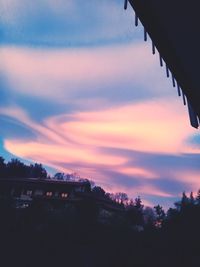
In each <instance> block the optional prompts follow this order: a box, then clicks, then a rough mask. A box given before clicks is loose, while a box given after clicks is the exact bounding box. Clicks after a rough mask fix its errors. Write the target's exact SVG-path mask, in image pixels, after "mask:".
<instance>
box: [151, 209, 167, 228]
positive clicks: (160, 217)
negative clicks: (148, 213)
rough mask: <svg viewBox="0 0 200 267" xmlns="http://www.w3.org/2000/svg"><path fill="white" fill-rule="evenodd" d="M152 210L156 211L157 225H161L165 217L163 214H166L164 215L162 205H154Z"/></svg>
mask: <svg viewBox="0 0 200 267" xmlns="http://www.w3.org/2000/svg"><path fill="white" fill-rule="evenodd" d="M154 210H155V212H156V222H157V226H159V227H160V226H161V225H162V223H163V221H164V219H165V216H166V215H165V211H164V209H163V207H162V206H160V205H157V206H155V207H154Z"/></svg>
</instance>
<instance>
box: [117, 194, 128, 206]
mask: <svg viewBox="0 0 200 267" xmlns="http://www.w3.org/2000/svg"><path fill="white" fill-rule="evenodd" d="M114 198H115V201H116V202H117V203H120V204H123V205H126V204H127V201H128V196H127V194H126V193H123V192H118V193H116V194H115V196H114Z"/></svg>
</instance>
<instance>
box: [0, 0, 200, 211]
mask: <svg viewBox="0 0 200 267" xmlns="http://www.w3.org/2000/svg"><path fill="white" fill-rule="evenodd" d="M0 36H1V44H0V59H1V65H0V84H1V89H0V153H1V155H3V156H4V157H5V158H6V159H7V160H9V159H10V158H11V157H19V158H21V159H23V160H25V161H26V160H28V161H39V162H41V163H43V164H44V165H45V166H47V167H48V168H49V170H50V171H51V172H52V170H55V171H64V172H72V171H73V172H78V173H79V174H80V175H81V176H83V177H88V178H90V179H93V180H94V181H96V183H97V184H100V185H102V186H103V187H104V188H105V189H106V190H108V191H112V192H116V191H124V192H127V193H128V194H129V196H130V197H136V196H137V195H140V196H141V197H142V198H143V200H144V202H145V203H146V204H147V205H154V204H156V203H158V202H159V203H161V204H163V205H164V206H169V205H172V203H173V202H174V200H175V199H177V197H179V196H180V194H181V192H182V191H183V190H185V191H186V192H190V191H191V190H193V191H195V192H196V191H197V190H198V189H199V187H200V182H199V171H200V164H199V160H200V138H199V132H198V131H197V130H195V129H193V128H191V127H190V125H189V120H188V114H187V109H186V108H185V107H184V106H183V105H182V100H181V98H178V97H177V92H176V90H175V89H174V88H173V87H172V82H171V79H167V78H166V77H165V70H164V69H162V68H160V67H159V57H158V53H156V55H155V56H153V55H152V54H151V41H150V40H149V41H148V42H147V43H144V42H143V28H142V25H141V24H140V25H139V27H138V28H136V27H134V13H133V10H132V9H131V7H129V8H128V10H127V11H124V10H123V1H121V0H110V1H106V0H102V1H97V0H91V1H88V2H83V1H79V0H68V1H65V0H57V1H56V0H44V1H40V0H35V1H26V0H0Z"/></svg>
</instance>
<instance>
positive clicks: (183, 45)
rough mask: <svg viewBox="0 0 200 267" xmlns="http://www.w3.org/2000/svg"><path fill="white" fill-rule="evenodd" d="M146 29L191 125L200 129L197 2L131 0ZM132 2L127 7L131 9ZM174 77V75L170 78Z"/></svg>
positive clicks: (153, 50) (136, 19)
mask: <svg viewBox="0 0 200 267" xmlns="http://www.w3.org/2000/svg"><path fill="white" fill-rule="evenodd" d="M129 2H130V4H131V6H132V7H133V9H134V10H135V13H136V17H135V25H136V26H137V25H138V19H139V20H140V21H141V23H142V24H143V26H144V40H145V41H147V38H148V36H149V37H150V38H151V40H152V52H153V54H155V52H156V49H157V50H158V52H159V54H160V65H161V66H162V67H165V68H166V75H167V77H170V76H171V78H172V83H173V86H174V87H177V90H178V95H179V96H181V95H182V97H183V102H184V105H186V104H187V105H188V111H189V116H190V122H191V125H192V126H193V127H195V128H198V127H199V125H200V79H199V62H200V49H199V48H200V30H199V23H200V17H199V2H198V1H197V0H191V1H190V2H188V1H186V0H173V1H169V0H162V1H160V0H142V1H141V0H129ZM127 4H128V0H125V4H124V7H125V9H126V8H127ZM170 74H171V75H170Z"/></svg>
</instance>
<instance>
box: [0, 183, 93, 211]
mask: <svg viewBox="0 0 200 267" xmlns="http://www.w3.org/2000/svg"><path fill="white" fill-rule="evenodd" d="M90 192H91V187H90V183H89V182H88V181H81V182H76V181H67V182H66V181H58V180H52V179H45V180H43V179H37V178H35V179H34V178H32V179H31V178H29V179H8V178H6V179H0V197H1V198H8V197H10V198H12V199H14V200H15V203H16V205H17V207H27V206H29V204H30V203H31V202H32V201H33V200H34V199H40V200H44V201H45V200H47V201H49V202H52V201H53V202H56V201H59V202H60V201H78V200H80V199H81V198H82V195H83V194H84V193H85V194H87V193H90Z"/></svg>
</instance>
